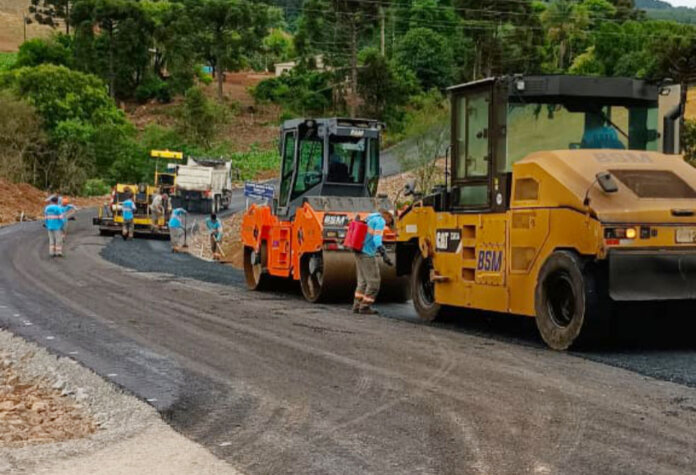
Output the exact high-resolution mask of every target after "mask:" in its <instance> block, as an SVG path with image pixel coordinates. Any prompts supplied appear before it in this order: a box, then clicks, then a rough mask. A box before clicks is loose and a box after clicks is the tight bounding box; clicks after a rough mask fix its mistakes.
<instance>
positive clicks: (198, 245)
mask: <svg viewBox="0 0 696 475" xmlns="http://www.w3.org/2000/svg"><path fill="white" fill-rule="evenodd" d="M243 214H244V213H243V211H240V212H239V213H235V214H233V215H232V216H230V217H228V218H224V219H223V220H222V231H223V238H222V244H221V246H220V247H221V248H222V253H221V259H220V261H221V262H222V263H224V264H228V265H231V266H232V267H236V268H238V269H241V268H242V265H243V257H244V256H243V254H244V252H243V246H242V216H243ZM208 236H209V235H208V233H207V232H206V227H205V222H200V223H199V226H198V233H196V234H194V236H193V238H192V239H191V243H190V244H189V252H190V253H191V254H192V255H194V256H196V257H200V258H202V259H212V258H213V251H212V249H211V246H210V238H209V237H208Z"/></svg>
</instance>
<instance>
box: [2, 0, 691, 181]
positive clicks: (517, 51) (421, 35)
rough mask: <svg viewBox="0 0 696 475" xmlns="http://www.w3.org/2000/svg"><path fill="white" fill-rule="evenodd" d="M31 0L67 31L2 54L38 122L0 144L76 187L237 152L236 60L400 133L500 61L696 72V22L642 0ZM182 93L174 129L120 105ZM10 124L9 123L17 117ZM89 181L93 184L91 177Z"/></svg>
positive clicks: (306, 107) (25, 169) (333, 108)
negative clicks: (166, 162) (230, 135)
mask: <svg viewBox="0 0 696 475" xmlns="http://www.w3.org/2000/svg"><path fill="white" fill-rule="evenodd" d="M640 1H647V0H640ZM653 1H654V0H653ZM655 3H656V4H659V2H655ZM32 5H33V6H32V11H33V14H34V19H35V20H36V21H39V22H41V23H44V24H48V25H51V26H54V27H55V28H56V34H55V35H54V36H53V37H52V38H51V39H49V40H40V39H34V40H30V41H28V42H26V43H24V44H23V45H22V46H21V48H20V51H19V53H18V54H17V55H16V57H9V56H0V71H4V72H0V89H2V90H3V91H4V92H3V93H2V95H1V96H0V102H2V104H0V110H14V111H16V114H18V117H21V118H22V120H23V121H24V122H25V124H26V127H25V128H23V129H21V130H20V131H19V132H17V133H19V135H21V137H19V138H17V139H11V138H10V135H9V133H8V131H7V130H0V145H5V147H3V151H2V152H0V153H2V154H3V156H5V157H8V158H7V159H6V160H3V166H2V169H0V173H2V174H4V175H10V177H11V178H14V179H22V180H28V181H31V182H33V183H35V184H37V185H39V186H41V187H43V188H46V187H47V188H54V189H61V190H66V191H79V190H82V189H83V187H84V185H85V183H87V182H88V179H90V178H92V179H94V178H99V179H103V180H105V181H106V182H113V181H116V180H128V181H135V180H145V179H147V177H148V174H149V173H150V164H149V163H148V161H147V158H146V157H147V150H148V149H149V148H155V147H168V148H179V149H183V150H185V151H187V152H195V153H207V154H217V155H220V154H226V155H232V154H231V149H230V148H229V147H227V144H226V142H225V140H224V138H221V137H220V136H219V134H218V133H217V127H218V125H219V124H221V123H224V122H225V121H226V120H228V119H229V117H230V115H231V114H234V113H235V107H234V104H232V103H230V102H229V101H227V100H226V99H225V97H224V94H223V87H222V85H223V74H224V72H225V71H237V70H241V69H250V68H251V69H256V70H265V69H269V68H272V65H273V64H274V63H276V62H279V61H288V60H293V61H295V62H296V64H297V66H296V67H295V68H294V69H292V71H290V72H289V73H286V74H283V75H282V76H280V77H277V78H272V79H268V80H266V81H263V82H261V83H260V84H259V85H258V86H257V87H255V88H254V89H253V91H252V94H253V96H254V98H255V99H256V100H257V101H258V102H259V103H274V104H277V105H280V106H281V107H282V108H283V110H284V114H283V116H284V117H286V116H291V115H333V114H336V115H338V114H351V115H366V116H370V117H375V118H379V119H382V120H384V121H385V122H387V123H388V125H389V128H388V130H389V133H390V134H391V138H392V140H393V139H395V138H398V137H403V136H404V134H406V135H408V134H410V133H411V132H412V131H414V130H416V129H418V127H417V123H419V122H423V123H425V122H427V120H426V119H429V118H430V117H432V115H433V110H434V109H435V110H439V111H440V112H442V111H443V110H444V109H443V107H444V106H443V105H442V104H441V103H442V97H443V96H442V91H443V89H444V88H445V87H447V86H448V85H450V84H452V83H457V82H464V81H469V80H475V79H479V78H482V77H486V76H490V75H498V74H512V73H570V74H585V75H609V76H635V77H642V78H650V79H659V78H664V77H671V78H673V79H674V80H676V81H678V82H680V83H682V84H684V85H686V84H688V83H690V82H694V81H696V27H695V26H691V25H688V24H679V23H676V22H672V21H660V20H653V19H648V18H647V17H646V15H645V13H644V12H643V11H641V10H638V9H636V8H635V7H634V4H633V0H582V1H579V0H578V1H571V0H553V1H550V2H541V1H531V0H273V1H270V3H264V2H260V1H251V0H141V1H136V0H32ZM651 11H652V10H651ZM665 11H667V9H665ZM203 67H206V68H208V70H211V71H212V73H213V74H212V76H209V75H208V74H206V73H204V70H203ZM210 81H216V84H217V87H216V90H217V101H213V100H211V99H209V98H208V97H207V96H206V95H205V94H203V93H202V92H201V89H200V85H201V84H203V83H208V82H210ZM176 97H181V98H182V99H181V100H180V101H177V102H178V103H180V105H178V106H177V108H176V112H175V122H176V126H172V127H169V128H167V127H163V126H156V125H150V126H148V127H146V128H145V129H144V130H142V131H140V132H138V131H137V130H136V129H135V128H134V126H133V125H132V124H130V123H129V121H128V120H127V118H126V117H125V116H124V114H123V113H122V112H121V110H120V109H119V108H118V107H117V106H116V104H117V103H118V102H123V101H125V102H141V103H145V102H148V101H159V102H169V101H172V100H173V99H174V98H176ZM438 108H439V109H438ZM440 112H438V113H437V114H436V115H437V116H442V117H446V114H444V113H440ZM414 123H415V124H416V126H414ZM3 126H4V127H10V128H11V124H9V123H6V121H5V122H0V127H3ZM8 130H9V129H8ZM687 130H688V131H693V125H692V126H691V129H687ZM414 133H415V132H414ZM687 135H688V133H685V138H686V137H687ZM690 150H693V148H691V149H690ZM272 153H273V152H264V151H260V150H258V149H254V150H252V151H251V152H249V155H245V156H244V157H240V156H239V154H236V155H234V156H233V157H232V158H233V159H235V160H237V161H238V162H239V163H243V164H244V169H245V170H246V171H247V173H248V174H250V173H252V172H253V166H251V167H250V166H249V163H255V162H258V161H261V162H264V163H266V162H269V161H270V158H269V157H270V156H272ZM89 184H90V189H92V188H94V186H93V185H94V181H90V182H89Z"/></svg>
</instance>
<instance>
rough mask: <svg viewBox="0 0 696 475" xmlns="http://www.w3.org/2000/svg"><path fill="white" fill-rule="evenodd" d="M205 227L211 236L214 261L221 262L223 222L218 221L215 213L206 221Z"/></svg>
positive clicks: (211, 250)
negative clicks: (220, 248) (220, 250)
mask: <svg viewBox="0 0 696 475" xmlns="http://www.w3.org/2000/svg"><path fill="white" fill-rule="evenodd" d="M205 227H206V229H207V230H208V234H209V235H210V252H212V253H213V259H215V260H219V259H220V252H219V247H220V243H221V242H222V221H220V220H219V219H217V215H216V214H215V213H211V214H210V217H209V218H208V219H206V220H205Z"/></svg>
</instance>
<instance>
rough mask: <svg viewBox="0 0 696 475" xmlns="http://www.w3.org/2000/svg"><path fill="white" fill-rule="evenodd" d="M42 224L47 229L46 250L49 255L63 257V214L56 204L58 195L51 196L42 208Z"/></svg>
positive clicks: (61, 208)
mask: <svg viewBox="0 0 696 475" xmlns="http://www.w3.org/2000/svg"><path fill="white" fill-rule="evenodd" d="M44 224H45V226H46V229H47V230H48V252H49V254H50V256H51V257H63V229H64V227H65V216H64V215H63V207H62V206H60V205H59V204H58V196H51V198H50V200H49V203H48V205H47V206H46V208H44Z"/></svg>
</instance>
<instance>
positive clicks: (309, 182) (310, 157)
mask: <svg viewBox="0 0 696 475" xmlns="http://www.w3.org/2000/svg"><path fill="white" fill-rule="evenodd" d="M322 150H323V142H322V140H321V139H320V138H318V137H312V138H307V139H302V140H301V141H300V148H299V154H300V156H299V160H298V164H297V173H296V174H295V185H294V186H293V189H292V195H291V197H290V199H291V200H294V199H295V198H297V197H298V196H300V195H301V194H302V193H305V192H306V191H308V190H310V189H311V188H314V187H315V186H317V185H318V184H319V183H321V177H322V157H323V153H322Z"/></svg>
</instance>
